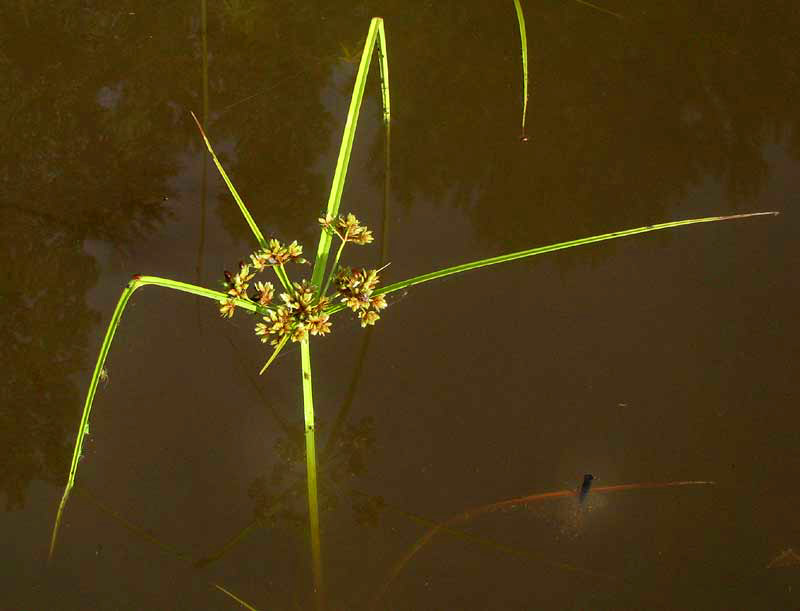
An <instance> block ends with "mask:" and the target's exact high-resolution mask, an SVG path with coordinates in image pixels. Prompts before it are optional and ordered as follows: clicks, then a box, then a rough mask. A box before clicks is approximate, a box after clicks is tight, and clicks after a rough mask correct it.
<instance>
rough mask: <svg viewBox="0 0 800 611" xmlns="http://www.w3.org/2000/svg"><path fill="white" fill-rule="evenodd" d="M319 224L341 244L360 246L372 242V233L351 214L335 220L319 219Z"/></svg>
mask: <svg viewBox="0 0 800 611" xmlns="http://www.w3.org/2000/svg"><path fill="white" fill-rule="evenodd" d="M319 223H320V225H322V227H323V228H324V229H325V230H326V231H328V232H329V233H332V234H336V235H337V236H339V239H340V240H342V242H352V243H353V244H360V245H362V246H363V245H364V244H369V243H371V242H372V232H371V231H370V230H369V229H367V228H366V227H365V226H364V225H362V224H361V223H360V222H359V220H358V219H357V218H356V217H355V215H354V214H353V213H349V214H348V215H347V216H340V217H339V218H337V219H333V218H330V217H327V216H326V217H324V218H320V219H319Z"/></svg>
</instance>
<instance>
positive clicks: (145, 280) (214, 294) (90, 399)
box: [48, 276, 258, 561]
mask: <svg viewBox="0 0 800 611" xmlns="http://www.w3.org/2000/svg"><path fill="white" fill-rule="evenodd" d="M147 285H154V286H161V287H164V288H169V289H174V290H176V291H181V292H183V293H191V294H192V295H199V296H200V297H205V298H207V299H214V300H216V301H219V300H221V299H227V298H228V297H229V295H226V294H225V293H220V292H219V291H212V290H211V289H207V288H203V287H202V286H196V285H194V284H187V283H186V282H179V281H177V280H169V279H167V278H159V277H157V276H134V277H133V279H132V280H131V281H130V282H129V283H128V286H127V287H125V290H123V291H122V295H120V298H119V301H117V306H116V308H114V314H113V315H112V316H111V322H109V323H108V329H106V335H105V337H104V338H103V344H102V346H101V347H100V353H99V354H98V355H97V362H96V363H95V365H94V372H93V373H92V378H91V380H90V381H89V391H88V392H87V393H86V401H85V402H84V404H83V413H82V414H81V422H80V425H79V426H78V434H77V437H76V439H75V448H74V449H73V451H72V462H71V464H70V467H69V477H68V478H67V484H66V486H65V487H64V494H63V495H62V497H61V502H60V503H59V505H58V511H57V513H56V520H55V524H54V525H53V534H52V536H51V537H50V552H49V554H48V561H49V560H50V559H52V557H53V551H54V550H55V546H56V539H57V538H58V531H59V527H60V525H61V517H62V515H63V513H64V508H65V507H66V505H67V500H68V499H69V495H70V492H71V490H72V488H73V486H74V485H75V476H76V474H77V472H78V462H79V461H80V459H81V454H82V451H83V440H84V437H85V436H86V435H87V434H88V431H89V416H90V415H91V413H92V405H93V404H94V397H95V394H96V393H97V384H98V382H99V380H100V372H101V371H102V370H103V367H104V365H105V362H106V357H107V356H108V351H109V350H110V349H111V342H112V341H113V340H114V334H115V333H116V332H117V327H119V323H120V320H122V314H123V312H124V311H125V306H126V305H128V301H129V300H130V298H131V296H132V295H133V293H134V292H135V291H136V290H137V289H138V288H141V287H143V286H147ZM235 302H236V305H237V306H238V307H241V308H244V309H245V310H249V311H251V312H255V311H257V310H258V308H257V306H256V304H255V303H253V302H251V301H248V300H245V299H236V300H235Z"/></svg>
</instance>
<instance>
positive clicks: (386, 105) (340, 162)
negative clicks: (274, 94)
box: [311, 17, 390, 287]
mask: <svg viewBox="0 0 800 611" xmlns="http://www.w3.org/2000/svg"><path fill="white" fill-rule="evenodd" d="M376 44H377V45H378V46H379V53H380V76H381V101H382V104H383V120H384V122H385V123H386V124H388V122H389V120H390V115H389V112H390V101H389V64H388V60H387V55H386V34H385V32H384V28H383V19H381V18H380V17H373V19H372V21H371V22H370V25H369V31H368V32H367V39H366V40H365V41H364V50H363V52H362V53H361V63H360V64H359V67H358V73H357V74H356V82H355V85H354V86H353V95H352V98H351V99H350V108H349V109H348V111H347V120H346V121H345V125H344V133H343V135H342V144H341V146H340V147H339V157H338V159H337V161H336V170H335V171H334V174H333V182H332V184H331V191H330V194H329V195H328V206H327V209H326V212H325V213H326V215H327V217H328V218H335V217H336V216H337V215H338V214H339V205H340V203H341V201H342V193H343V192H344V185H345V180H346V179H347V168H348V166H349V164H350V154H351V152H352V150H353V141H354V139H355V134H356V127H357V125H358V115H359V113H360V112H361V102H362V100H363V98H364V88H365V87H366V84H367V76H368V74H369V66H370V62H371V61H372V52H373V50H374V49H375V45H376ZM331 239H332V238H331V235H330V234H329V233H328V232H327V231H325V230H324V229H323V230H322V231H321V232H320V238H319V245H318V246H317V257H316V260H315V261H314V271H313V272H312V274H311V284H313V285H314V286H316V287H322V284H323V282H322V280H323V277H324V275H325V268H326V266H327V264H328V254H329V252H330V249H331Z"/></svg>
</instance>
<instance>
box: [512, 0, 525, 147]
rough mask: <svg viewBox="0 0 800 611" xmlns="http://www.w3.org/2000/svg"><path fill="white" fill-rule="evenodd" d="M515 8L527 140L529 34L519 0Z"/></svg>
mask: <svg viewBox="0 0 800 611" xmlns="http://www.w3.org/2000/svg"><path fill="white" fill-rule="evenodd" d="M514 9H515V10H516V11H517V21H518V22H519V40H520V45H521V47H522V139H523V140H527V136H526V135H525V116H526V115H527V112H528V36H527V34H526V33H525V15H524V14H523V12H522V6H521V5H520V3H519V0H514Z"/></svg>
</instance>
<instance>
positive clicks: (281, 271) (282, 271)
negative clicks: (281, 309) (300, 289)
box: [272, 263, 294, 295]
mask: <svg viewBox="0 0 800 611" xmlns="http://www.w3.org/2000/svg"><path fill="white" fill-rule="evenodd" d="M272 269H274V270H275V275H276V276H278V280H280V283H281V285H283V288H284V289H286V292H287V293H289V294H290V295H294V289H293V288H292V281H291V280H289V274H287V273H286V268H285V267H284V266H283V263H281V264H280V265H276V266H274V267H273V268H272Z"/></svg>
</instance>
